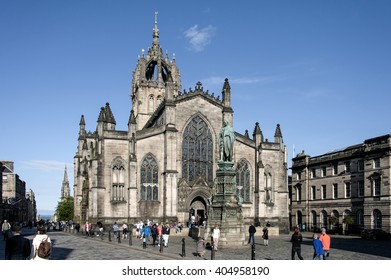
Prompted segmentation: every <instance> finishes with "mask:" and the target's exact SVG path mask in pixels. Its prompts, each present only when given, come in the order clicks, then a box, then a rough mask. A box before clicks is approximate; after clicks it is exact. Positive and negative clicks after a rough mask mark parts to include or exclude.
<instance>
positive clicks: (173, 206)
mask: <svg viewBox="0 0 391 280" xmlns="http://www.w3.org/2000/svg"><path fill="white" fill-rule="evenodd" d="M152 37H153V41H152V46H151V47H150V48H149V49H148V51H147V52H146V53H144V51H143V52H142V54H141V56H140V57H139V59H138V61H137V65H136V68H135V70H134V71H133V75H132V88H131V96H130V97H131V105H130V103H129V107H130V110H129V119H128V129H127V130H126V131H119V130H116V119H115V117H114V114H113V112H112V111H111V108H110V104H109V103H106V105H105V106H104V107H102V108H101V110H100V113H99V115H98V121H97V126H96V129H95V131H93V132H88V131H87V129H86V126H87V125H86V120H85V118H84V116H83V115H82V116H81V119H80V123H79V137H78V146H77V151H76V155H75V157H74V168H75V170H74V174H75V177H74V202H75V220H76V221H79V222H81V223H84V222H86V221H89V222H92V223H94V222H97V221H102V222H103V223H106V224H111V223H113V222H115V221H116V222H117V223H118V222H119V223H121V222H128V223H133V222H136V221H137V220H139V219H142V220H146V219H149V220H152V221H156V222H162V221H171V220H173V221H179V222H182V223H183V224H186V223H187V221H188V219H189V213H190V212H193V213H194V214H195V215H196V216H197V217H198V218H203V217H205V216H207V215H208V206H209V203H208V201H210V198H211V197H212V195H213V191H214V190H213V187H214V179H215V174H216V170H217V161H218V160H219V158H220V157H219V144H218V138H219V132H220V130H221V127H222V125H223V121H224V120H227V121H228V123H229V124H230V125H231V126H233V127H234V128H235V124H234V104H231V95H232V94H235V92H233V91H232V92H231V86H230V84H229V80H228V79H225V81H222V92H221V97H220V96H215V95H214V93H209V91H207V90H206V91H205V90H204V88H203V86H202V83H201V82H198V83H197V84H196V85H195V88H194V89H189V90H188V91H186V90H182V83H181V76H180V70H179V67H178V66H177V62H176V58H175V56H174V57H173V58H172V59H171V60H170V59H169V57H168V55H167V54H165V55H163V52H162V49H161V47H160V44H159V29H158V23H157V19H156V18H155V24H154V28H153V34H152ZM236 94H238V93H236ZM252 126H253V133H252V135H251V137H250V135H249V133H248V131H247V130H246V131H245V133H244V134H241V133H239V132H235V143H234V156H233V162H234V168H235V170H236V181H237V186H239V188H238V190H237V192H238V193H239V194H240V195H241V197H242V198H243V204H242V209H241V210H242V213H243V217H244V221H245V223H246V224H249V223H250V222H255V223H258V224H264V223H266V221H270V222H271V223H272V225H275V226H276V227H279V228H280V231H286V230H287V229H288V227H289V225H288V216H289V215H288V185H287V181H288V178H287V151H286V147H285V145H284V142H283V137H282V133H281V127H280V125H279V124H277V125H276V130H275V134H274V139H273V140H274V141H268V140H267V139H266V138H264V135H263V133H262V130H261V126H260V124H259V123H258V122H257V123H255V124H252Z"/></svg>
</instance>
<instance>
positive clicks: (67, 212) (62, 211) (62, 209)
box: [56, 196, 74, 221]
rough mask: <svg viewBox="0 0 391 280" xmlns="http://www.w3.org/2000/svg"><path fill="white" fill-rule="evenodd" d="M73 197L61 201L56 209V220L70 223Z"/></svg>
mask: <svg viewBox="0 0 391 280" xmlns="http://www.w3.org/2000/svg"><path fill="white" fill-rule="evenodd" d="M73 212H74V209H73V197H71V196H70V197H66V198H64V199H62V200H61V201H60V202H59V203H58V205H57V209H56V214H57V217H58V220H60V221H71V220H73Z"/></svg>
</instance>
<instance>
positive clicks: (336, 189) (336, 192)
mask: <svg viewBox="0 0 391 280" xmlns="http://www.w3.org/2000/svg"><path fill="white" fill-rule="evenodd" d="M333 198H334V199H337V198H338V184H333Z"/></svg>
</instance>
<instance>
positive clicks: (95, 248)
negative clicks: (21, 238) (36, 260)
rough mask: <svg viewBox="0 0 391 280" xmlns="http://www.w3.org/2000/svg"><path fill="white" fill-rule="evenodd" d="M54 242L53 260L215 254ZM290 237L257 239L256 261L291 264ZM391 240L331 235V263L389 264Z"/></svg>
mask: <svg viewBox="0 0 391 280" xmlns="http://www.w3.org/2000/svg"><path fill="white" fill-rule="evenodd" d="M34 233H35V229H34V228H33V229H31V230H29V229H28V228H23V232H22V234H23V235H25V236H26V237H27V238H29V239H30V240H32V239H33V238H34ZM48 234H49V236H50V238H51V239H52V242H53V254H52V258H51V259H53V260H175V259H178V260H210V259H211V251H210V250H206V253H205V256H204V257H203V258H200V257H197V256H196V255H195V240H194V239H192V238H191V237H188V236H186V237H183V236H175V235H171V236H170V239H169V245H168V247H164V248H163V252H160V248H159V247H157V246H156V247H153V246H152V245H148V246H147V248H146V249H143V247H142V241H141V240H140V239H137V238H135V237H133V238H132V240H131V242H129V240H126V239H125V240H124V239H122V240H121V242H120V243H119V242H118V240H117V239H114V238H113V237H112V236H111V241H109V238H108V234H106V235H105V236H104V238H103V240H102V239H101V237H97V236H95V237H87V236H86V235H84V234H82V233H77V234H76V233H70V232H58V231H53V232H49V233H48ZM311 236H312V234H311V233H309V232H304V233H303V237H304V240H303V243H302V256H303V257H304V259H305V260H311V259H312V254H313V248H312V238H311ZM183 238H184V239H185V256H182V239H183ZM289 240H290V234H281V235H279V236H276V237H274V236H272V237H270V238H269V246H263V241H262V240H261V238H260V237H256V238H255V243H256V245H255V259H256V260H289V259H290V252H291V243H290V242H289ZM390 245H391V240H386V241H385V240H362V239H361V238H359V237H358V236H341V235H331V247H332V248H331V251H330V259H331V260H389V259H391V251H390V250H389V248H391V246H390ZM4 247H5V242H4V241H2V240H1V241H0V259H1V260H4ZM251 255H252V250H251V246H250V245H245V246H243V247H240V248H235V249H229V248H222V249H219V250H218V251H217V252H215V259H216V260H251Z"/></svg>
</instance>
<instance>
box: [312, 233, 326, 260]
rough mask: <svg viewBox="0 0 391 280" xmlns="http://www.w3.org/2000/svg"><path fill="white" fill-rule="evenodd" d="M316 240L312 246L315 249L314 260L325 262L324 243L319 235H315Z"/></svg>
mask: <svg viewBox="0 0 391 280" xmlns="http://www.w3.org/2000/svg"><path fill="white" fill-rule="evenodd" d="M313 238H314V240H313V241H312V245H313V247H314V260H323V259H324V258H323V255H324V251H323V244H322V241H320V240H319V239H318V235H317V234H316V233H315V234H314V236H313Z"/></svg>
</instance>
